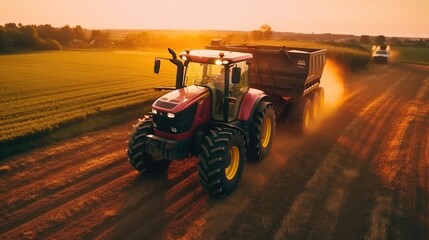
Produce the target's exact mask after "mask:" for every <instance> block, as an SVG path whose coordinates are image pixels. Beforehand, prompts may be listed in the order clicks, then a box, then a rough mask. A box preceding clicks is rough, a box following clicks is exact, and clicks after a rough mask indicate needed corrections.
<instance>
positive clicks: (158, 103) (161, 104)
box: [155, 100, 177, 109]
mask: <svg viewBox="0 0 429 240" xmlns="http://www.w3.org/2000/svg"><path fill="white" fill-rule="evenodd" d="M155 106H157V107H162V108H166V109H173V108H174V107H175V106H177V103H169V102H164V101H160V100H158V101H156V103H155Z"/></svg>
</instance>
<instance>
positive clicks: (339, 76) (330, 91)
mask: <svg viewBox="0 0 429 240" xmlns="http://www.w3.org/2000/svg"><path fill="white" fill-rule="evenodd" d="M344 76H345V74H344V72H343V70H342V69H341V67H339V66H338V65H337V64H336V63H335V62H333V61H329V60H328V61H327V62H326V65H325V69H324V71H323V74H322V78H321V84H320V85H321V87H323V88H324V89H325V105H324V108H323V110H322V112H323V113H324V114H323V115H324V116H327V115H330V114H332V113H334V112H335V110H337V109H338V107H339V106H340V105H341V103H342V102H343V95H344Z"/></svg>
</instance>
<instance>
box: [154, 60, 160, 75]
mask: <svg viewBox="0 0 429 240" xmlns="http://www.w3.org/2000/svg"><path fill="white" fill-rule="evenodd" d="M160 68H161V60H159V59H155V64H154V66H153V72H154V73H159V69H160Z"/></svg>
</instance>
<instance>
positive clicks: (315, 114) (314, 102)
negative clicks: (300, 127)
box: [311, 92, 320, 121]
mask: <svg viewBox="0 0 429 240" xmlns="http://www.w3.org/2000/svg"><path fill="white" fill-rule="evenodd" d="M319 101H320V98H319V93H318V92H315V93H314V94H313V97H312V99H311V106H312V107H313V108H312V111H311V120H312V121H315V120H316V119H317V118H319V115H320V102H319Z"/></svg>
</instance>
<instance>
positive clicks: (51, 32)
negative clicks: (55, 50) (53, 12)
mask: <svg viewBox="0 0 429 240" xmlns="http://www.w3.org/2000/svg"><path fill="white" fill-rule="evenodd" d="M37 33H38V34H39V37H40V38H41V39H55V38H57V36H58V34H57V29H56V28H54V27H52V26H51V25H50V24H44V25H39V26H37Z"/></svg>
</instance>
